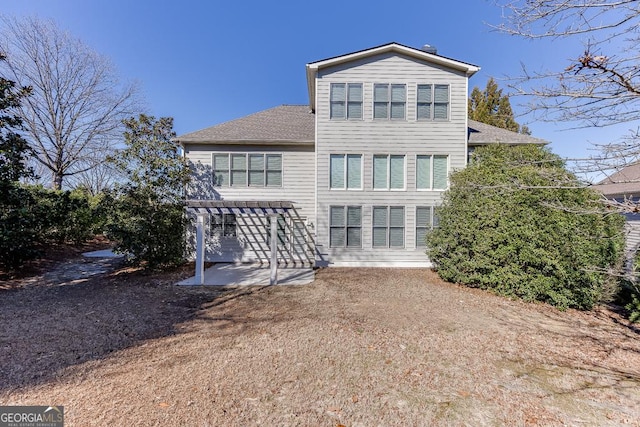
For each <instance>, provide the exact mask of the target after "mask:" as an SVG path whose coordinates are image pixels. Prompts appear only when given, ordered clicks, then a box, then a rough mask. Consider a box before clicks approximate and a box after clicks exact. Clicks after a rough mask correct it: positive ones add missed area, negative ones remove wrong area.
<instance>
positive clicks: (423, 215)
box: [416, 206, 438, 248]
mask: <svg viewBox="0 0 640 427" xmlns="http://www.w3.org/2000/svg"><path fill="white" fill-rule="evenodd" d="M437 227H438V216H437V210H436V208H435V207H433V206H417V207H416V247H417V248H422V247H426V246H427V243H426V237H427V233H428V232H429V230H433V229H434V228H437Z"/></svg>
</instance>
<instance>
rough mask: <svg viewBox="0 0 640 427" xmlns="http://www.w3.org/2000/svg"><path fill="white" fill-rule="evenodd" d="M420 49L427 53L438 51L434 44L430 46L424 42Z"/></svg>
mask: <svg viewBox="0 0 640 427" xmlns="http://www.w3.org/2000/svg"><path fill="white" fill-rule="evenodd" d="M421 50H422V51H424V52H427V53H432V54H434V55H435V54H437V53H438V49H436V47H435V46H431V45H430V44H425V45H424V46H422V49H421Z"/></svg>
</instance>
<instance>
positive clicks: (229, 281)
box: [178, 263, 315, 286]
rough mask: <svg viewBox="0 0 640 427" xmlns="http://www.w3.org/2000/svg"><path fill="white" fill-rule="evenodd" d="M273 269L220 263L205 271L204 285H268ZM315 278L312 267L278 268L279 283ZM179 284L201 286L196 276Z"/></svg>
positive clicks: (305, 282) (294, 282)
mask: <svg viewBox="0 0 640 427" xmlns="http://www.w3.org/2000/svg"><path fill="white" fill-rule="evenodd" d="M270 274H271V269H270V268H269V266H260V265H256V264H233V263H218V264H214V265H213V266H211V267H209V268H208V269H206V270H205V271H204V284H203V285H204V286H256V285H259V286H266V285H268V284H269V278H270ZM314 280H315V273H314V271H313V269H312V268H278V285H306V284H309V283H311V282H313V281H314ZM178 285H181V286H201V285H199V284H198V283H197V281H196V277H195V276H193V277H190V278H188V279H186V280H183V281H182V282H179V283H178Z"/></svg>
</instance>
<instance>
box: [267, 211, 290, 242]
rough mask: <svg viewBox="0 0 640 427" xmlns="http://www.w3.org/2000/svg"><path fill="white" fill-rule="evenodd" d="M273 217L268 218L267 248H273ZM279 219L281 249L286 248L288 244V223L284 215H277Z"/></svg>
mask: <svg viewBox="0 0 640 427" xmlns="http://www.w3.org/2000/svg"><path fill="white" fill-rule="evenodd" d="M272 218H273V216H268V217H267V232H266V239H265V240H266V242H267V246H271V220H272ZM277 218H278V226H277V229H278V246H279V247H284V245H285V244H286V230H287V223H286V219H285V217H284V215H282V214H278V215H277Z"/></svg>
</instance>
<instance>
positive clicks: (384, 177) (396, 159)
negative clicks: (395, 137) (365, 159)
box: [373, 154, 405, 190]
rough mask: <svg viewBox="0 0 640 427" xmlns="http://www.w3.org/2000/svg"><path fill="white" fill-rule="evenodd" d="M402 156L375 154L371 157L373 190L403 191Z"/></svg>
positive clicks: (403, 160) (403, 158)
mask: <svg viewBox="0 0 640 427" xmlns="http://www.w3.org/2000/svg"><path fill="white" fill-rule="evenodd" d="M404 165H405V157H404V155H394V154H376V155H374V156H373V189H374V190H404V188H405V186H404Z"/></svg>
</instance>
